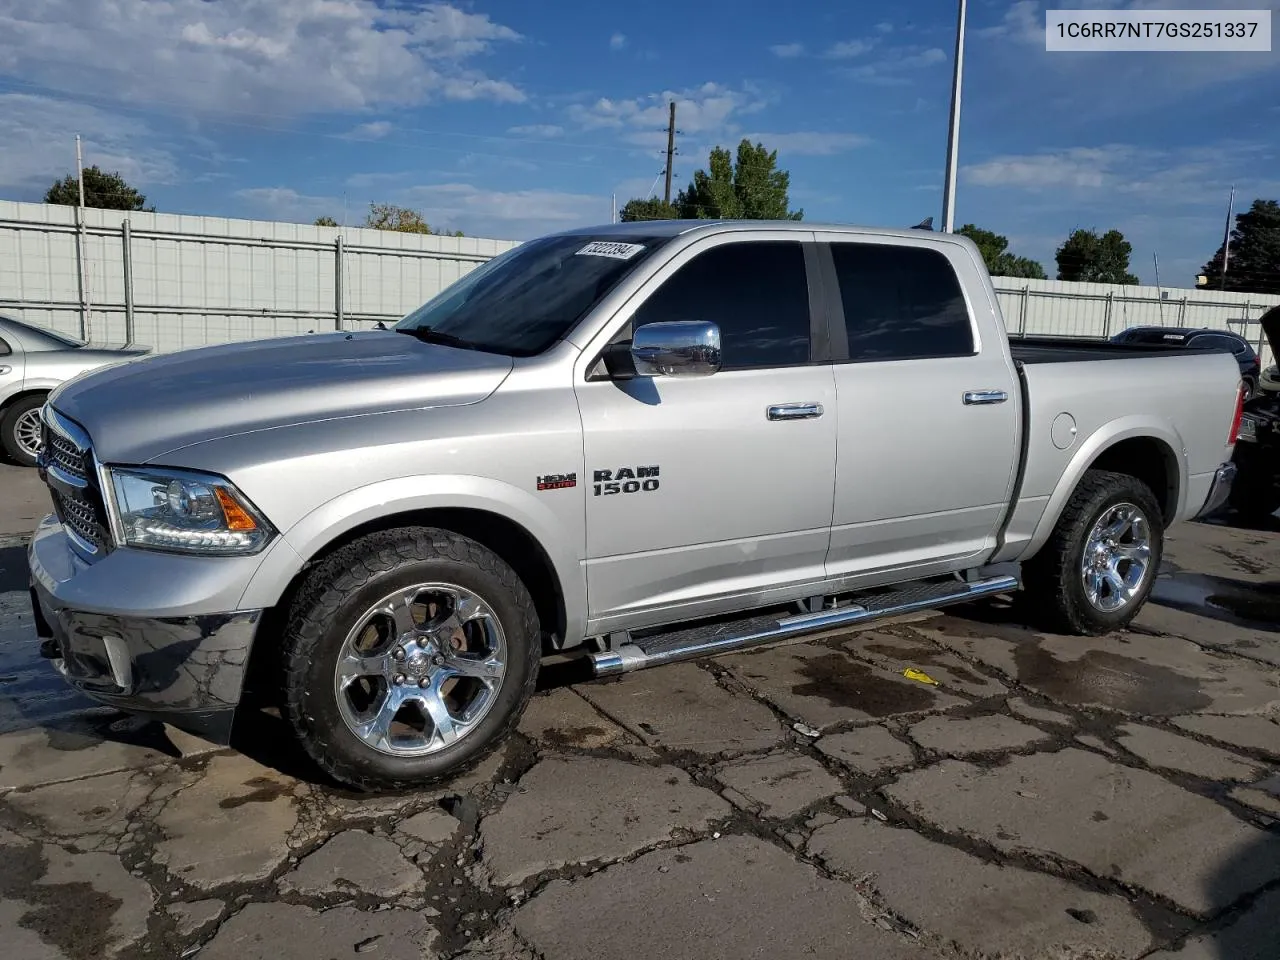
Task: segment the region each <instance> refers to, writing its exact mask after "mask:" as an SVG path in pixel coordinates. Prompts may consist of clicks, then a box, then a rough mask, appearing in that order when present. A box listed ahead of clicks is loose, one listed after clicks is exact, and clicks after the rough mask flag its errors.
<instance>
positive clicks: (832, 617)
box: [588, 576, 1019, 677]
mask: <svg viewBox="0 0 1280 960" xmlns="http://www.w3.org/2000/svg"><path fill="white" fill-rule="evenodd" d="M1018 586H1019V583H1018V578H1017V577H1012V576H997V577H989V578H987V579H983V580H974V581H972V582H969V583H961V582H959V581H952V582H948V583H943V584H930V585H919V586H913V587H907V588H905V589H903V590H900V591H897V592H894V593H888V594H882V595H880V596H875V597H871V598H865V599H863V601H862V604H863V605H859V604H858V603H854V604H853V605H851V606H847V607H841V608H838V609H835V610H822V611H819V612H817V613H803V614H800V615H799V616H795V617H785V618H783V619H775V618H772V617H752V618H749V619H747V620H743V621H740V622H739V623H733V624H720V625H717V626H712V627H691V628H686V629H683V630H676V631H673V632H671V633H665V634H658V635H657V636H651V637H645V638H644V639H641V640H634V641H632V642H631V643H625V644H623V645H622V646H620V647H618V648H617V649H615V650H604V651H600V652H598V653H592V654H590V655H589V656H588V659H589V660H590V661H591V669H592V671H593V672H594V673H595V675H596V676H597V677H610V676H615V675H617V674H620V673H630V672H631V671H633V670H644V669H646V668H648V667H658V666H662V665H663V664H668V663H679V662H681V661H684V660H697V659H700V658H702V657H712V656H716V655H717V654H721V653H732V652H736V651H739V650H746V649H748V648H750V647H757V646H761V645H763V644H766V643H774V642H776V641H778V640H783V639H786V638H787V637H793V636H797V635H799V634H804V633H813V632H817V631H820V630H830V629H832V628H833V627H843V626H848V625H850V624H854V623H865V622H867V621H870V620H883V619H887V618H889V617H896V616H900V615H901V614H904V613H913V612H915V611H917V610H932V609H934V608H936V607H945V606H950V605H951V604H955V603H964V602H966V601H969V600H976V599H978V598H979V597H990V596H994V595H996V594H1001V593H1009V592H1010V591H1013V590H1017V589H1018Z"/></svg>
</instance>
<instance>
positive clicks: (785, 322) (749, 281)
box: [632, 240, 810, 370]
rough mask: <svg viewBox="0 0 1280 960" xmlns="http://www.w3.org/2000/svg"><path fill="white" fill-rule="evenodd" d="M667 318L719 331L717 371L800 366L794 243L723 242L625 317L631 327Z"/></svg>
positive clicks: (802, 349) (799, 282)
mask: <svg viewBox="0 0 1280 960" xmlns="http://www.w3.org/2000/svg"><path fill="white" fill-rule="evenodd" d="M669 320H704V321H709V322H711V323H714V324H716V325H717V326H719V327H720V349H721V355H722V364H721V369H724V370H750V369H754V368H759V367H789V366H797V365H800V364H806V363H808V362H809V357H810V350H809V346H810V336H809V333H810V313H809V287H808V283H807V281H806V277H805V264H804V251H803V249H802V248H801V246H800V244H799V243H798V242H796V241H790V240H785V241H777V242H775V241H741V242H737V243H724V244H720V245H719V246H716V247H713V248H712V249H710V250H708V251H706V252H705V253H700V254H698V255H697V256H696V257H694V258H693V259H692V260H690V261H689V262H688V263H686V264H685V265H684V266H682V267H681V268H680V269H679V270H677V271H676V273H675V274H674V275H672V276H671V277H669V278H668V279H667V280H666V281H665V282H664V283H663V284H662V286H661V287H659V288H658V290H657V291H656V292H655V293H654V294H653V295H652V296H651V297H649V298H648V299H647V300H646V301H645V302H644V303H643V304H642V305H641V306H640V308H639V309H638V310H637V311H636V312H635V315H634V316H633V317H632V328H633V329H634V328H636V327H642V326H644V325H646V324H649V323H657V322H659V321H669Z"/></svg>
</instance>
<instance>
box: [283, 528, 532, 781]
mask: <svg viewBox="0 0 1280 960" xmlns="http://www.w3.org/2000/svg"><path fill="white" fill-rule="evenodd" d="M539 637H540V632H539V625H538V618H537V614H536V612H535V610H534V605H533V600H532V598H531V597H530V596H529V593H528V591H527V590H526V589H525V586H524V584H523V583H521V581H520V579H519V578H518V577H517V576H516V574H515V572H514V571H513V570H512V569H511V568H510V566H508V565H507V564H506V563H505V562H504V561H503V560H502V559H501V558H500V557H498V556H497V555H496V554H495V553H493V552H492V551H491V550H489V549H487V548H486V547H484V546H482V545H481V544H479V543H476V542H475V541H473V540H470V539H467V538H466V537H462V536H459V535H457V534H455V533H451V532H449V531H446V530H439V529H434V528H427V527H413V528H404V529H399V530H391V531H385V532H379V533H373V534H369V535H367V536H365V537H362V538H360V539H359V540H356V541H354V542H353V543H351V544H348V545H347V546H345V547H343V548H341V549H339V550H337V551H336V552H335V553H333V554H332V555H331V556H330V557H328V558H327V559H325V560H324V561H322V562H321V563H320V564H319V565H317V567H316V568H315V570H314V571H313V572H312V573H311V574H310V576H308V578H307V580H306V582H305V583H304V585H303V586H302V588H301V589H300V590H299V592H298V595H297V599H296V600H295V601H294V603H293V605H292V610H291V616H290V620H289V626H288V628H287V630H286V635H285V638H284V662H285V671H286V672H285V691H284V692H285V707H286V712H287V714H288V717H289V720H290V723H291V724H292V726H293V728H294V731H295V733H296V734H297V736H298V738H299V740H300V741H301V743H302V746H303V748H304V749H305V750H306V751H307V753H308V754H309V755H310V756H311V758H312V759H313V760H314V761H315V762H316V763H317V764H318V765H319V766H320V767H321V768H323V769H324V770H325V771H326V772H327V773H329V774H330V775H331V776H332V777H333V778H334V779H336V780H339V781H341V782H343V783H345V784H347V785H349V786H352V787H356V788H357V789H362V790H375V789H403V788H408V787H414V786H420V785H422V784H426V783H430V782H433V781H435V780H439V779H443V778H445V777H450V776H454V775H455V774H458V773H460V772H462V771H463V770H465V769H467V768H469V767H470V766H472V765H474V764H475V763H476V762H478V761H479V760H480V759H481V758H482V757H484V756H485V755H487V754H488V753H490V752H491V751H492V750H493V749H494V748H496V747H497V746H498V745H499V744H500V743H501V742H502V740H503V739H505V738H506V736H507V735H508V734H509V733H510V732H511V730H512V729H513V728H514V727H515V725H516V723H517V722H518V721H519V719H520V715H521V714H522V713H523V712H524V708H525V706H526V705H527V704H528V701H529V697H530V696H531V695H532V693H533V688H534V684H535V682H536V680H537V673H538V662H539V659H540V656H541V646H540V641H539Z"/></svg>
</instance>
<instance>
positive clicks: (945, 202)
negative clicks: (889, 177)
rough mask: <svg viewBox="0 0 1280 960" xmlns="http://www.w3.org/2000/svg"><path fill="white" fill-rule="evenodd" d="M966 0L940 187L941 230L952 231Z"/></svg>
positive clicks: (962, 3)
mask: <svg viewBox="0 0 1280 960" xmlns="http://www.w3.org/2000/svg"><path fill="white" fill-rule="evenodd" d="M966 2H967V0H960V14H959V18H958V21H957V23H956V61H955V72H954V73H953V75H952V80H951V125H950V127H949V129H948V133H947V173H946V183H945V184H944V186H943V189H942V232H943V233H953V232H954V230H953V229H952V228H953V227H954V226H955V215H956V164H957V163H958V161H959V155H960V84H961V81H962V80H963V78H964V15H965V6H966Z"/></svg>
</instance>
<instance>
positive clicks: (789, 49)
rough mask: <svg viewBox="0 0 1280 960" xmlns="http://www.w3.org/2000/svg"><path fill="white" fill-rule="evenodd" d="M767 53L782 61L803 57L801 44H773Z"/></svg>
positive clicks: (802, 45)
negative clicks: (780, 58)
mask: <svg viewBox="0 0 1280 960" xmlns="http://www.w3.org/2000/svg"><path fill="white" fill-rule="evenodd" d="M769 52H770V53H772V54H773V55H774V56H775V57H782V58H783V59H784V60H789V59H792V58H794V57H800V56H803V55H804V44H803V43H775V44H774V45H773V46H771V47H770V48H769Z"/></svg>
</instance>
